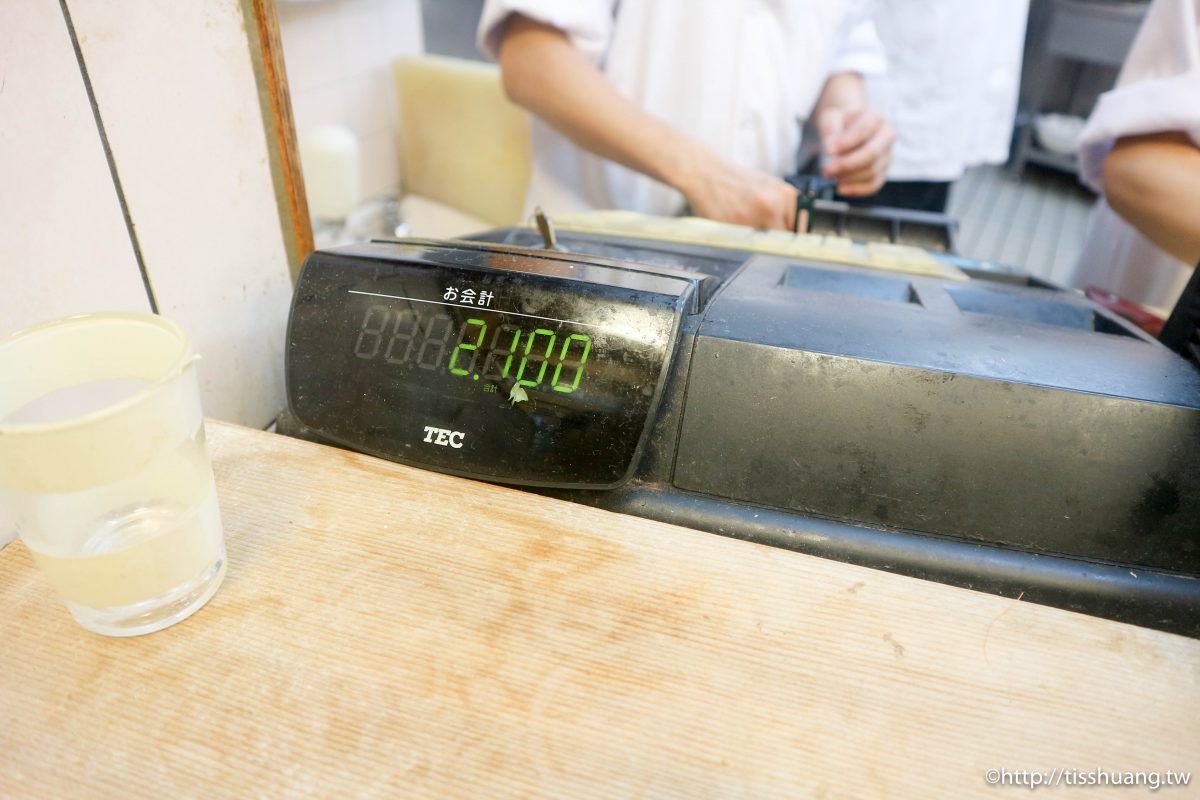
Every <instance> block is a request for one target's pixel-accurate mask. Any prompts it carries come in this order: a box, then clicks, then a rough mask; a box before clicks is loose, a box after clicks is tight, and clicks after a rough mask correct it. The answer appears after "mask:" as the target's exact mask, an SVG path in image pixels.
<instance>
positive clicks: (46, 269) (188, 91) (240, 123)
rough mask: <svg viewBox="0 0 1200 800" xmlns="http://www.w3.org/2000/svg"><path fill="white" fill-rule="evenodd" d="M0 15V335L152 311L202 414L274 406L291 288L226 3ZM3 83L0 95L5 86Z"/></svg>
mask: <svg viewBox="0 0 1200 800" xmlns="http://www.w3.org/2000/svg"><path fill="white" fill-rule="evenodd" d="M67 8H68V10H69V13H70V16H71V18H72V20H73V22H74V25H75V30H76V34H77V40H78V42H79V46H80V50H81V53H82V58H83V65H84V71H85V72H86V75H87V76H88V77H89V78H90V80H91V83H92V86H93V89H94V93H95V98H96V106H97V108H98V109H99V114H100V119H101V121H102V123H103V129H104V131H105V133H106V134H107V138H108V142H109V144H110V149H111V152H112V157H113V161H114V163H115V166H116V176H117V180H119V183H120V186H121V187H122V188H123V190H124V194H125V199H126V205H127V208H128V212H129V216H130V218H131V220H132V230H133V233H131V231H130V227H129V226H127V225H126V224H125V221H124V219H123V217H122V215H121V212H120V208H119V205H118V204H117V201H116V188H115V186H116V181H115V180H114V177H113V175H112V173H111V172H110V170H109V169H108V166H107V164H106V162H105V159H104V155H103V150H102V148H101V145H100V141H101V140H100V131H99V129H98V128H97V125H96V123H95V121H94V119H93V115H92V108H91V105H90V103H89V102H88V99H87V96H86V94H85V92H84V89H83V74H84V73H81V71H80V69H79V66H78V63H77V60H76V57H75V53H74V50H73V48H72V45H71V42H70V39H69V38H68V36H67V32H66V30H67V29H66V23H65V20H64V15H63V13H62V11H61V9H60V6H59V4H58V3H57V2H54V0H24V1H23V2H19V3H18V2H0V76H3V77H0V81H3V82H4V83H5V86H4V87H3V88H2V89H0V186H3V187H4V189H3V191H2V192H0V219H2V220H3V223H2V224H3V225H4V226H5V229H6V232H5V235H4V236H2V237H0V334H3V333H7V332H9V331H11V330H15V329H17V328H20V327H24V326H25V325H27V324H28V323H30V322H33V321H35V320H40V319H50V318H53V317H56V316H61V315H63V314H66V313H74V312H80V311H88V310H102V309H114V308H140V309H143V310H146V309H148V305H149V301H148V300H147V295H146V291H145V289H144V286H143V281H142V274H141V271H140V270H139V268H138V264H137V262H136V259H135V258H134V256H133V248H132V244H131V242H132V240H133V238H134V236H135V235H136V240H137V242H138V243H139V245H140V249H141V254H142V261H143V264H144V266H145V272H146V274H147V275H148V277H149V284H150V289H151V291H152V292H153V295H154V297H155V298H156V299H157V302H158V306H159V309H160V311H161V312H162V313H163V314H165V315H166V316H168V317H170V318H172V319H174V320H175V321H176V322H178V323H179V324H180V325H181V326H182V327H183V328H184V329H185V330H186V331H187V332H188V334H189V335H190V336H191V338H192V341H193V344H194V346H195V349H196V351H197V352H198V353H200V354H201V356H202V361H201V364H200V376H201V391H202V399H203V402H204V408H205V412H206V413H207V414H209V415H210V416H214V417H217V418H219V419H225V420H229V421H233V422H239V423H243V424H247V425H253V426H263V425H266V424H267V423H269V422H270V421H271V420H272V419H273V418H274V417H275V415H276V414H277V413H278V411H279V410H280V409H281V408H282V407H283V406H284V404H285V397H284V390H283V339H284V334H285V326H286V321H287V312H288V307H289V303H290V297H291V281H290V277H289V271H288V263H287V256H286V252H285V249H284V243H283V234H282V226H281V223H280V215H279V210H278V208H277V206H276V200H275V195H274V190H273V183H272V177H271V172H270V166H269V163H268V155H267V143H266V135H265V132H264V125H263V119H262V114H261V111H260V106H259V99H258V89H257V85H256V83H255V78H254V72H253V67H252V64H251V59H250V49H249V46H248V43H247V39H246V36H247V33H246V31H247V29H249V30H250V31H252V32H253V31H254V30H255V26H254V25H253V23H252V22H251V23H250V24H249V25H247V24H245V21H244V20H243V19H242V10H241V5H240V3H239V2H238V0H203V2H187V3H173V2H172V3H150V2H144V1H143V0H67ZM10 83H11V84H12V86H11V87H10V86H8V85H7V84H10Z"/></svg>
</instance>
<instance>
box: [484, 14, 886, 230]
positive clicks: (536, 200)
mask: <svg viewBox="0 0 1200 800" xmlns="http://www.w3.org/2000/svg"><path fill="white" fill-rule="evenodd" d="M869 4H870V0H619V1H618V0H487V2H486V3H485V4H484V8H483V15H482V17H481V19H480V23H479V46H480V49H482V50H483V51H484V52H485V53H487V54H489V55H491V56H492V57H495V55H496V50H497V47H498V45H499V43H500V41H501V38H502V37H503V28H504V25H505V23H506V21H507V19H508V17H509V15H510V14H513V13H520V14H523V15H525V16H528V17H530V18H532V19H536V20H538V21H541V22H544V23H546V24H548V25H552V26H554V27H556V28H559V29H560V30H562V31H563V32H565V33H566V34H567V36H568V37H569V38H570V39H571V41H572V43H573V44H574V45H575V46H576V47H577V48H578V49H579V50H580V51H581V52H582V53H584V54H585V55H586V56H588V58H590V59H591V60H592V61H593V62H594V63H595V64H597V66H599V67H600V68H601V69H602V70H603V71H604V73H605V75H606V76H607V77H608V79H609V80H610V81H611V82H612V84H613V85H614V86H615V87H616V89H617V91H619V92H621V94H623V95H624V96H625V97H627V98H629V99H630V100H632V101H633V102H634V103H636V104H637V105H638V106H639V107H641V108H642V109H644V110H645V111H647V112H648V113H650V114H652V115H654V116H656V117H658V118H659V119H662V120H664V121H665V122H667V123H669V124H670V125H672V126H674V127H676V128H678V129H680V130H683V131H686V132H687V133H688V134H690V135H692V136H694V137H696V138H697V139H699V140H700V141H702V142H703V143H704V144H706V145H707V146H708V147H710V148H712V149H713V150H715V151H716V152H718V153H721V154H723V155H725V156H727V157H729V158H731V159H732V160H733V161H735V162H737V163H739V164H742V165H744V166H747V167H754V168H757V169H761V170H764V171H767V172H771V173H773V174H777V175H784V174H787V173H789V172H792V171H794V170H795V167H796V163H795V160H796V153H797V150H798V148H799V144H800V124H799V122H798V120H800V121H802V120H803V119H805V118H807V116H808V115H809V113H810V112H811V110H812V107H813V106H814V104H815V103H816V101H817V98H818V97H819V96H820V92H821V88H822V87H823V85H824V83H825V79H826V78H827V77H828V76H829V75H830V74H833V73H834V72H840V71H857V72H862V73H864V74H867V73H871V72H876V71H879V70H882V69H883V67H884V63H885V62H884V56H883V53H882V48H881V47H880V45H879V42H878V39H877V38H875V37H874V36H873V33H872V32H871V31H870V30H867V31H857V32H856V33H855V35H854V36H853V37H851V36H850V34H851V32H852V30H853V29H854V27H855V25H856V24H857V23H859V22H860V21H861V20H862V19H864V18H865V16H866V13H867V11H868V7H869ZM586 101H587V100H586V98H580V102H586ZM531 144H532V147H533V174H532V177H531V181H530V188H529V195H528V198H527V205H528V206H530V207H532V206H533V205H540V206H542V207H544V208H545V209H546V210H547V211H549V212H550V213H551V214H553V213H555V212H557V213H567V212H575V211H586V210H591V209H597V208H620V209H627V210H633V211H642V212H645V213H652V214H676V213H679V212H680V211H681V210H682V209H683V206H684V200H683V197H682V196H681V195H680V194H679V193H678V192H676V191H675V190H674V189H671V188H670V187H668V186H664V185H663V184H661V183H658V182H656V181H654V180H652V179H650V178H648V177H646V176H644V175H641V174H639V173H636V172H634V171H632V170H629V169H626V168H625V167H622V166H620V165H617V164H614V163H612V162H608V161H604V160H603V159H600V158H598V157H596V156H593V155H591V154H590V153H587V152H585V151H584V150H582V149H581V148H579V147H576V146H575V145H574V144H573V143H571V142H570V141H569V140H568V139H566V137H564V136H562V135H560V134H559V133H557V132H556V131H554V130H553V129H551V128H550V127H549V126H547V125H545V124H544V123H542V122H541V121H540V120H536V119H535V120H534V122H533V127H532V131H531Z"/></svg>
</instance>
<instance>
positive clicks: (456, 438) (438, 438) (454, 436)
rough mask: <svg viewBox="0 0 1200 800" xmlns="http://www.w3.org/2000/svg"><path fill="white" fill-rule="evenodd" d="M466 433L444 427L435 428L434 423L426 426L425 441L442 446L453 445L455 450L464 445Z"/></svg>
mask: <svg viewBox="0 0 1200 800" xmlns="http://www.w3.org/2000/svg"><path fill="white" fill-rule="evenodd" d="M465 436H466V434H465V433H463V432H461V431H448V430H446V429H444V428H435V427H433V426H432V425H426V426H425V441H427V442H429V443H431V444H436V445H441V446H442V447H453V448H454V449H455V450H457V449H458V448H460V447H462V445H463V437H465Z"/></svg>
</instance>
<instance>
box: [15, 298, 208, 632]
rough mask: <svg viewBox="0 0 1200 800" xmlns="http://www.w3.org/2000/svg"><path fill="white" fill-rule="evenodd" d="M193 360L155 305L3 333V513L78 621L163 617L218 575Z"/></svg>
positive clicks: (109, 625) (95, 623) (154, 626)
mask: <svg viewBox="0 0 1200 800" xmlns="http://www.w3.org/2000/svg"><path fill="white" fill-rule="evenodd" d="M195 360H196V357H195V356H194V355H193V353H192V349H191V344H190V343H189V341H188V339H187V336H186V335H185V334H184V333H183V331H182V330H181V329H180V328H179V327H178V326H177V325H175V324H174V323H172V322H171V321H169V320H167V319H165V318H163V317H161V316H157V315H153V314H130V313H105V314H85V315H82V316H77V317H69V318H67V319H63V320H58V321H55V322H48V323H44V324H42V325H37V326H35V327H33V328H29V329H27V330H25V331H22V332H20V333H17V334H14V335H12V336H10V337H8V338H7V339H3V340H0V507H2V509H0V510H2V511H3V513H0V519H15V521H16V528H17V534H18V536H19V537H20V539H21V541H22V542H23V543H24V544H25V546H26V547H27V548H29V551H30V552H31V553H32V555H33V558H34V561H35V562H36V563H37V565H38V568H39V569H40V571H41V572H42V573H43V574H44V575H45V577H46V579H47V580H48V581H49V583H50V584H51V585H52V586H53V587H54V589H55V590H56V591H57V592H58V595H59V596H60V597H61V598H62V599H63V600H64V601H65V602H66V605H67V608H68V609H69V610H70V612H71V614H72V615H73V616H74V617H75V619H76V620H77V621H78V622H79V624H80V625H82V626H83V627H84V628H87V629H88V630H91V631H94V632H96V633H100V634H104V635H106V636H137V635H139V634H143V633H151V632H153V631H157V630H161V629H162V628H165V627H167V626H169V625H172V624H174V623H176V622H179V621H180V620H183V619H185V618H186V617H188V616H190V615H191V614H193V613H195V612H196V611H197V610H198V609H199V608H200V607H202V606H203V605H204V604H205V603H206V602H208V600H209V598H210V597H212V596H213V593H214V592H216V590H217V587H218V586H219V585H220V583H221V579H222V578H223V577H224V575H225V539H224V534H223V531H222V527H221V516H220V512H219V510H218V507H217V494H216V487H215V485H214V483H213V474H212V467H211V464H210V462H209V457H208V448H207V445H206V444H205V440H204V418H203V413H202V411H201V408H200V396H199V386H198V384H197V379H196V369H195V363H194V362H195ZM7 533H8V531H0V537H3V536H4V535H5V534H7Z"/></svg>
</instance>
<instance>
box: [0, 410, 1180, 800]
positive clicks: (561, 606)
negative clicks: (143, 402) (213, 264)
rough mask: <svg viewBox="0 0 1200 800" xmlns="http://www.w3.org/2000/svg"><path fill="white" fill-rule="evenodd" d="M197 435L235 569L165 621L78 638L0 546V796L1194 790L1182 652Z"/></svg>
mask: <svg viewBox="0 0 1200 800" xmlns="http://www.w3.org/2000/svg"><path fill="white" fill-rule="evenodd" d="M209 435H210V442H211V445H212V450H213V455H214V462H215V466H216V472H217V480H218V487H219V492H220V499H221V505H222V511H223V517H224V521H225V526H226V534H227V541H228V549H229V559H230V562H229V563H230V566H229V572H228V576H227V577H226V580H225V583H224V585H223V586H222V588H221V590H220V591H219V592H218V593H217V595H216V596H215V597H214V598H213V600H212V601H211V602H210V604H209V605H208V606H207V607H206V608H204V609H203V610H201V611H200V612H199V613H198V614H196V615H195V616H194V617H192V618H191V619H189V620H187V621H186V622H184V623H181V624H179V625H176V626H174V627H172V628H169V629H167V630H165V631H162V632H160V633H156V634H152V635H150V636H146V637H141V638H136V639H125V640H120V639H105V638H103V637H99V636H95V635H93V634H90V633H87V632H85V631H83V630H82V629H80V628H78V627H77V626H76V625H75V624H74V623H73V621H72V620H71V619H70V617H69V616H68V615H67V613H66V611H65V610H64V609H63V608H62V607H61V606H60V605H59V604H58V602H57V601H56V600H55V598H54V597H53V595H52V594H51V592H50V590H49V588H48V587H47V585H46V582H45V581H44V580H42V578H41V577H40V576H39V575H38V574H37V573H36V572H35V571H34V569H33V567H32V565H31V562H30V559H29V557H28V554H27V552H26V551H25V549H24V547H23V546H21V545H12V546H10V547H8V548H7V549H6V550H4V551H3V552H0V603H2V607H3V609H4V614H3V616H2V617H0V643H2V645H0V719H2V722H0V796H3V797H6V798H23V797H30V798H34V797H37V798H43V797H55V798H59V797H123V798H124V797H147V798H160V797H270V798H287V797H412V798H416V797H439V798H440V797H451V798H458V797H462V798H507V797H522V798H524V797H546V798H584V797H588V798H590V797H603V798H626V797H645V798H665V797H671V798H675V797H678V798H718V797H721V798H766V797H786V798H803V797H814V798H869V797H879V798H907V797H912V798H930V797H935V798H936V797H946V798H965V797H973V796H983V797H1001V796H1006V795H1015V794H1016V793H1020V792H1023V791H1024V790H1022V789H1017V788H1011V787H1010V788H994V787H989V786H987V785H986V784H985V782H984V773H985V770H987V769H989V768H1008V769H1045V770H1050V769H1053V768H1055V767H1060V768H1079V769H1094V768H1105V769H1122V770H1124V769H1141V770H1165V769H1173V770H1196V769H1197V768H1198V767H1200V763H1198V755H1197V754H1198V748H1197V744H1198V743H1200V716H1198V715H1197V710H1198V709H1200V642H1197V641H1193V640H1189V639H1185V638H1182V637H1177V636H1172V635H1168V634H1163V633H1158V632H1154V631H1149V630H1144V629H1139V628H1134V627H1130V626H1125V625H1120V624H1116V623H1111V622H1106V621H1102V620H1098V619H1093V618H1089V617H1084V616H1080V615H1075V614H1071V613H1068V612H1064V611H1059V610H1056V609H1050V608H1045V607H1040V606H1035V605H1031V604H1027V603H1020V602H1014V601H1011V600H1004V599H1000V598H996V597H993V596H989V595H982V594H976V593H973V592H969V591H965V590H960V589H955V588H950V587H945V586H941V585H937V584H931V583H924V582H921V581H917V580H911V579H907V578H902V577H898V576H893V575H888V574H884V573H880V572H875V571H871V570H867V569H861V568H857V567H853V566H848V565H845V564H839V563H835V562H830V561H824V560H820V559H817V558H812V557H809V556H804V555H800V554H796V553H791V552H785V551H782V550H775V549H770V548H766V547H762V546H758V545H754V544H750V543H746V542H740V541H735V540H731V539H726V538H722V537H718V536H714V535H711V534H705V533H698V532H695V531H689V530H685V529H681V528H676V527H672V526H669V525H663V524H659V523H654V522H648V521H644V520H639V519H635V518H630V517H623V516H619V515H614V514H610V513H608V512H604V511H600V510H597V509H593V508H587V507H582V506H576V505H571V504H567V503H562V502H558V501H553V500H549V499H546V498H541V497H537V496H534V495H530V494H527V493H522V492H519V491H514V490H508V489H503V488H497V487H492V486H488V485H484V484H480V483H475V482H471V481H467V480H462V479H457V478H451V477H446V476H440V475H436V474H432V473H426V472H422V471H418V470H413V469H408V468H405V467H400V466H396V465H393V464H389V463H386V462H383V461H379V460H376V459H372V458H369V457H364V456H358V455H353V454H350V453H346V452H343V451H339V450H334V449H330V448H325V447H321V446H318V445H313V444H309V443H306V442H300V441H295V440H291V439H286V438H282V437H279V436H275V435H271V434H265V433H259V432H256V431H250V430H245V429H241V428H234V427H231V426H226V425H222V424H217V423H209ZM1042 791H1048V790H1046V789H1043V790H1042ZM1144 791H1145V790H1144V789H1142V790H1130V789H1114V790H1112V794H1113V795H1114V796H1120V797H1133V796H1141V793H1142V792H1144ZM1195 794H1196V790H1195V787H1194V786H1193V787H1191V788H1189V789H1185V790H1179V789H1173V790H1171V791H1169V792H1168V791H1167V790H1162V793H1161V795H1160V796H1162V797H1167V798H1175V797H1187V796H1195ZM1096 795H1097V792H1095V791H1093V790H1084V791H1082V792H1076V793H1069V796H1079V797H1092V796H1096Z"/></svg>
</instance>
